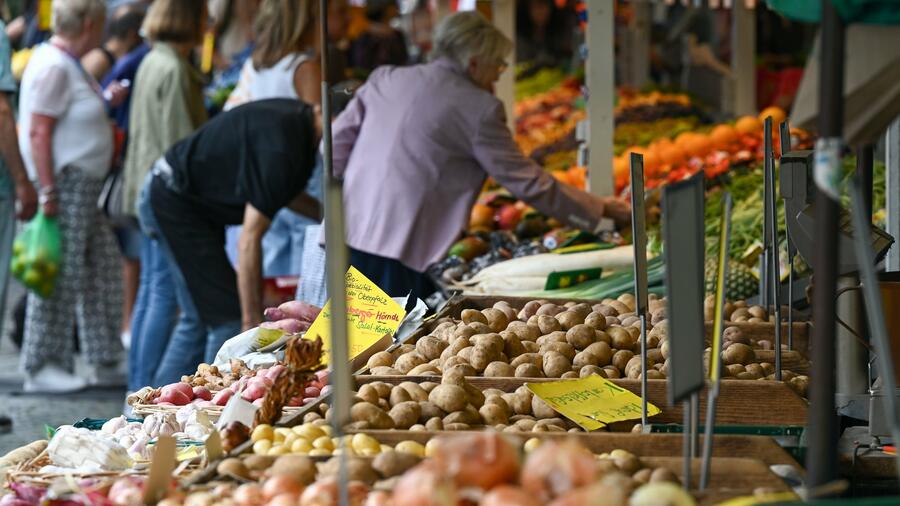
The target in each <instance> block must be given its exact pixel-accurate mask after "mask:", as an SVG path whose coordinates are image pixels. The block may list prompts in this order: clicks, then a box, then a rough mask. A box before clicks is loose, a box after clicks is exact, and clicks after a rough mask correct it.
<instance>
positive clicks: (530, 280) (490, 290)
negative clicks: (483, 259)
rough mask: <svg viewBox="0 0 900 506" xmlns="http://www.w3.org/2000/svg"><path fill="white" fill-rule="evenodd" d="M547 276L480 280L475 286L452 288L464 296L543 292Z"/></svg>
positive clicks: (502, 277)
mask: <svg viewBox="0 0 900 506" xmlns="http://www.w3.org/2000/svg"><path fill="white" fill-rule="evenodd" d="M546 284H547V276H515V277H509V276H501V277H491V278H486V279H482V280H481V281H479V282H478V284H475V285H468V286H453V288H457V289H461V290H463V293H464V294H466V295H516V294H518V293H521V292H533V291H535V290H543V288H544V286H546Z"/></svg>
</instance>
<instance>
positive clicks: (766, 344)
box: [756, 339, 775, 350]
mask: <svg viewBox="0 0 900 506" xmlns="http://www.w3.org/2000/svg"><path fill="white" fill-rule="evenodd" d="M756 347H757V348H759V349H760V350H774V349H775V345H774V344H772V341H769V340H768V339H760V340H759V341H756Z"/></svg>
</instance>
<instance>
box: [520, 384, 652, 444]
mask: <svg viewBox="0 0 900 506" xmlns="http://www.w3.org/2000/svg"><path fill="white" fill-rule="evenodd" d="M525 385H526V386H527V387H528V389H529V390H531V392H532V393H533V394H534V395H537V396H538V397H540V398H541V400H543V401H544V402H546V403H547V405H549V406H550V407H551V408H553V409H555V410H556V411H558V412H559V413H560V414H561V415H563V416H564V417H566V418H568V419H569V420H572V421H573V422H575V423H577V424H578V425H579V426H581V427H582V428H583V429H584V430H587V431H592V430H597V429H602V428H603V427H605V426H607V425H609V424H611V423H613V422H622V421H626V420H635V419H640V418H641V398H640V397H638V396H637V395H634V394H633V393H631V392H630V391H629V390H627V389H625V388H622V387H620V386H619V385H616V384H615V383H613V382H612V381H609V380H607V379H605V378H603V377H601V376H599V375H597V374H592V375H590V376H587V377H585V378H581V379H577V380H562V381H551V382H548V383H526V384H525ZM659 413H661V411H660V409H659V408H657V407H656V406H654V405H653V404H650V403H647V416H654V415H658V414H659Z"/></svg>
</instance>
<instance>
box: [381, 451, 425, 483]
mask: <svg viewBox="0 0 900 506" xmlns="http://www.w3.org/2000/svg"><path fill="white" fill-rule="evenodd" d="M421 461H422V459H421V458H419V457H417V456H415V455H413V454H411V453H405V452H397V451H393V450H392V451H387V452H383V453H379V454H378V455H376V456H375V458H374V459H373V460H372V469H374V470H375V472H377V473H378V474H379V475H380V476H381V477H382V478H384V479H387V478H393V477H394V476H400V475H401V474H403V473H405V472H406V471H409V470H410V469H412V468H413V467H415V466H416V465H418V464H419V462H421Z"/></svg>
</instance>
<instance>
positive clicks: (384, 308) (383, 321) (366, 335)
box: [306, 266, 406, 363]
mask: <svg viewBox="0 0 900 506" xmlns="http://www.w3.org/2000/svg"><path fill="white" fill-rule="evenodd" d="M404 316H406V310H404V309H403V308H402V307H400V304H397V303H396V302H394V299H392V298H390V296H388V294H386V293H384V290H382V289H381V288H379V287H378V285H376V284H375V283H373V282H372V281H371V280H369V278H367V277H365V276H364V275H363V273H361V272H359V271H358V270H357V269H356V268H355V267H353V266H351V267H350V269H349V270H348V271H347V323H348V328H347V338H348V341H349V345H350V357H349V358H350V359H351V360H352V359H354V358H356V357H357V356H359V355H360V354H361V353H363V352H365V351H366V350H368V349H369V348H371V347H372V346H373V345H374V344H375V343H377V342H378V341H380V340H381V339H382V338H384V336H386V335H391V336H392V335H394V333H395V332H397V329H398V328H399V327H400V322H402V321H403V317H404ZM316 337H321V338H322V345H323V346H322V357H323V360H324V361H325V363H327V362H328V357H329V356H330V353H331V301H330V300H329V301H328V302H327V303H326V304H325V307H323V308H322V312H321V313H319V316H318V317H317V318H316V321H314V322H313V324H312V326H310V327H309V330H307V331H306V338H307V339H315V338H316Z"/></svg>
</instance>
